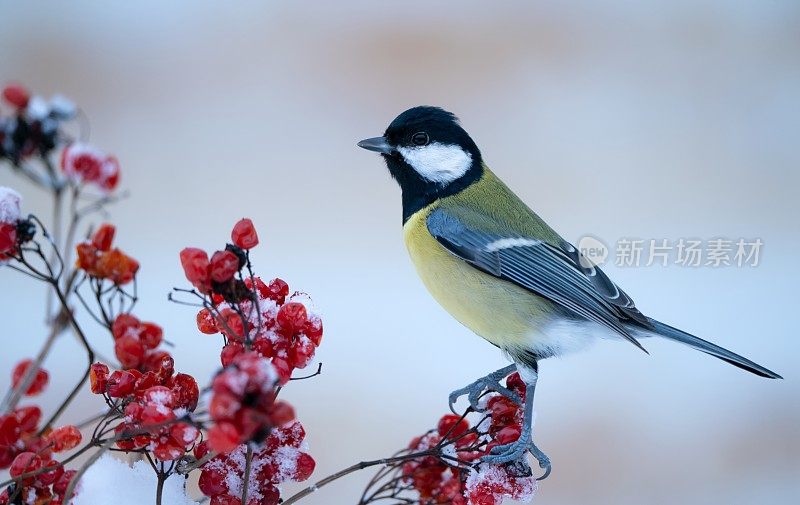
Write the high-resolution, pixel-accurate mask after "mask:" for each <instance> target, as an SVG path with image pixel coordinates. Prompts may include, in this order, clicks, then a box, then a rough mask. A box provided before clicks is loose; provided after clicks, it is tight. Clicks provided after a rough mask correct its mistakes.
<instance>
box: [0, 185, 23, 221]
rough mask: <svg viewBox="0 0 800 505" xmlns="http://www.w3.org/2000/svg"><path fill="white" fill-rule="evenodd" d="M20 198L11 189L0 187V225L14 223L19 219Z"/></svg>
mask: <svg viewBox="0 0 800 505" xmlns="http://www.w3.org/2000/svg"><path fill="white" fill-rule="evenodd" d="M21 202H22V196H20V194H19V193H17V192H16V191H14V190H13V189H11V188H7V187H5V186H0V223H16V222H17V221H19V218H20V208H19V206H20V203H21Z"/></svg>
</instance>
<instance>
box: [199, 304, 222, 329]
mask: <svg viewBox="0 0 800 505" xmlns="http://www.w3.org/2000/svg"><path fill="white" fill-rule="evenodd" d="M197 329H198V330H200V333H205V334H206V335H213V334H215V333H219V330H218V329H217V322H216V320H215V319H214V316H213V314H211V311H210V310H208V309H201V310H200V312H198V313H197Z"/></svg>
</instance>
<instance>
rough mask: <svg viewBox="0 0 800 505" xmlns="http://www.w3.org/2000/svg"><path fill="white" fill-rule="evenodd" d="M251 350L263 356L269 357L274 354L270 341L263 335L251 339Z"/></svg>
mask: <svg viewBox="0 0 800 505" xmlns="http://www.w3.org/2000/svg"><path fill="white" fill-rule="evenodd" d="M253 350H254V351H256V352H257V353H258V354H260V355H261V356H263V357H265V358H271V357H273V356H274V355H275V348H274V347H273V345H272V341H271V340H270V339H269V338H267V337H266V336H263V335H261V336H258V337H256V339H255V340H254V341H253Z"/></svg>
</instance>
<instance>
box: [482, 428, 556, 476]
mask: <svg viewBox="0 0 800 505" xmlns="http://www.w3.org/2000/svg"><path fill="white" fill-rule="evenodd" d="M528 451H530V453H531V454H532V455H533V457H534V458H536V461H538V462H539V468H541V469H543V470H544V473H543V474H542V476H541V477H537V478H536V480H544V479H546V478H547V476H548V475H550V471H551V470H552V465H551V464H550V458H548V457H547V455H546V454H545V453H543V452H542V451H541V449H539V448H538V447H536V444H534V443H533V441H532V440H530V439H528V440H524V439H523V437H520V438H519V439H517V440H516V441H514V442H511V443H510V444H504V445H498V446H497V447H494V448H493V449H492V450H491V452H490V453H489V454H487V455H486V456H483V457H482V458H481V463H488V464H490V465H500V464H503V463H508V462H511V461H517V460H521V459H523V458H524V457H525V454H526V453H527V452H528Z"/></svg>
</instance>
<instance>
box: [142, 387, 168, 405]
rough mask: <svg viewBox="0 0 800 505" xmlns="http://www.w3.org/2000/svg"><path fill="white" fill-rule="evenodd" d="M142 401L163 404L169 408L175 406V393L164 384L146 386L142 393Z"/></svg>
mask: <svg viewBox="0 0 800 505" xmlns="http://www.w3.org/2000/svg"><path fill="white" fill-rule="evenodd" d="M142 401H144V402H146V403H154V404H156V405H163V406H165V407H167V408H169V409H172V408H174V407H175V395H174V394H173V393H172V390H171V389H169V388H168V387H165V386H153V387H151V388H148V389H147V390H146V391H145V392H144V394H143V395H142Z"/></svg>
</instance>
